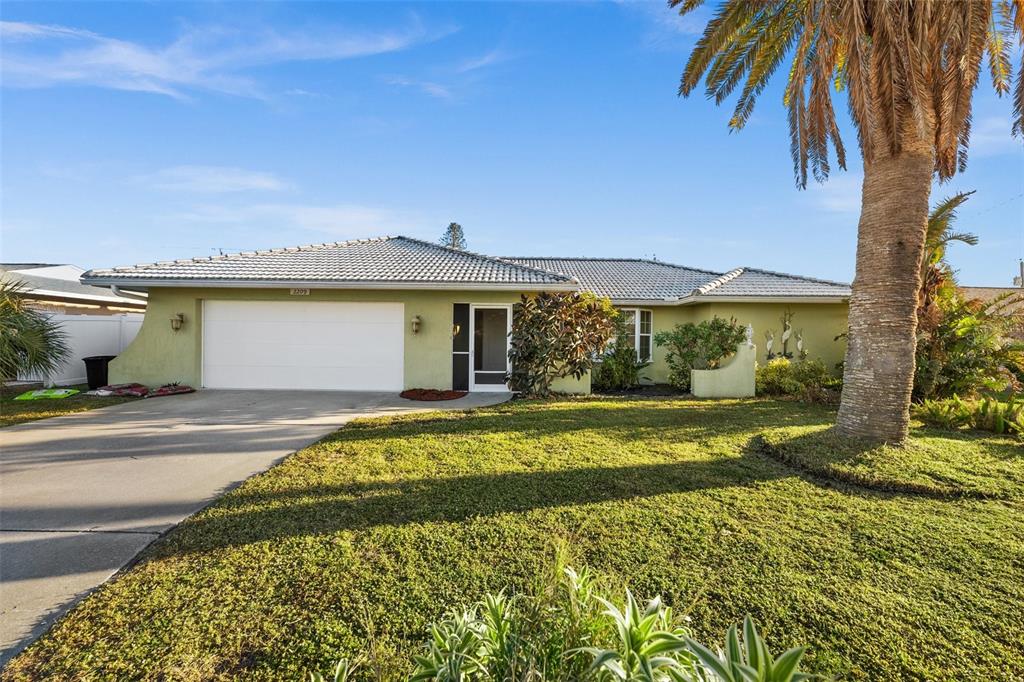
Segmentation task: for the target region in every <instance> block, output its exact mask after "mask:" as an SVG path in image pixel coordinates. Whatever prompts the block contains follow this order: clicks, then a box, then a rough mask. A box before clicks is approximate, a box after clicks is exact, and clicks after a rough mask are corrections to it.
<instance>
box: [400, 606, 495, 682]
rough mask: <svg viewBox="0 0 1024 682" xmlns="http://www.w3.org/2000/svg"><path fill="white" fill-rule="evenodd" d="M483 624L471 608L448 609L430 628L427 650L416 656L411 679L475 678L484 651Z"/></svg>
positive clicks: (413, 681)
mask: <svg viewBox="0 0 1024 682" xmlns="http://www.w3.org/2000/svg"><path fill="white" fill-rule="evenodd" d="M485 632H486V625H485V624H484V622H483V621H482V620H481V619H480V616H479V614H478V612H477V610H476V609H475V608H473V609H469V610H466V611H462V612H456V613H452V614H451V615H450V616H448V617H447V618H445V619H444V620H442V621H441V622H440V623H436V624H435V625H433V626H432V627H431V628H430V643H429V644H428V645H427V653H426V654H425V655H423V656H416V657H415V660H416V670H415V672H413V674H412V677H410V678H409V679H410V681H411V682H417V681H419V680H433V681H434V682H462V681H463V680H471V679H479V678H480V677H482V676H483V675H482V674H481V673H482V672H483V669H484V664H483V659H484V657H485V656H486V654H487V645H486V643H485Z"/></svg>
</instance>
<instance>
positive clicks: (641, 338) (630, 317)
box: [619, 308, 653, 362]
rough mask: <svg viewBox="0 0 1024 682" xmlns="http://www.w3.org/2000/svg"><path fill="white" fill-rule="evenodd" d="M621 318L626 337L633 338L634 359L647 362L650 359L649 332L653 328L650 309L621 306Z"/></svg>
mask: <svg viewBox="0 0 1024 682" xmlns="http://www.w3.org/2000/svg"><path fill="white" fill-rule="evenodd" d="M619 312H620V313H622V319H623V320H624V321H625V323H626V334H627V337H632V339H633V344H632V345H633V350H635V351H636V359H637V360H638V361H639V362H649V361H650V359H651V332H652V328H653V315H652V313H651V311H650V310H641V309H640V308H622V309H620V310H619Z"/></svg>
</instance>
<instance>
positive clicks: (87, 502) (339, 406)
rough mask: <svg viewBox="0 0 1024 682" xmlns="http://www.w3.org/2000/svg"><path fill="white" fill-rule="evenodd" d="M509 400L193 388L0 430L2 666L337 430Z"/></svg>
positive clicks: (495, 395)
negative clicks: (119, 574) (357, 422)
mask: <svg viewBox="0 0 1024 682" xmlns="http://www.w3.org/2000/svg"><path fill="white" fill-rule="evenodd" d="M509 397H510V396H509V394H507V393H471V394H469V395H468V396H466V397H465V398H461V399H459V400H454V401H447V402H438V403H422V402H412V401H408V400H404V399H402V398H400V397H398V396H397V395H395V394H393V393H362V392H319V391H316V392H311V391H200V392H198V393H194V394H190V395H182V396H172V397H168V398H155V399H148V400H140V401H134V402H131V403H125V404H122V405H116V406H113V407H108V408H103V409H99V410H93V411H90V412H82V413H78V414H73V415H68V416H65V417H56V418H53V419H46V420H42V421H38V422H30V423H27V424H22V425H19V426H13V427H9V428H5V429H0V665H2V664H3V663H5V662H6V661H7V660H9V659H10V658H11V657H12V656H13V655H14V654H15V653H17V652H18V651H20V650H21V649H22V648H24V647H25V646H26V645H27V644H28V643H30V642H31V641H32V640H33V639H35V638H36V637H38V636H39V635H40V634H42V633H43V632H44V631H45V630H46V629H47V628H49V627H50V625H51V624H52V623H53V622H54V621H55V620H56V619H57V618H58V617H59V616H60V615H61V614H63V613H64V612H65V611H67V610H68V609H69V608H70V607H71V606H73V605H74V603H75V602H77V601H78V600H79V599H81V598H82V597H83V596H85V594H87V593H88V592H89V591H90V590H92V589H94V588H95V587H96V586H98V585H100V584H102V583H103V582H104V581H105V580H107V579H108V578H109V577H110V576H111V575H113V574H114V573H115V572H116V571H117V570H119V569H120V568H121V567H122V566H124V565H125V564H126V563H128V562H129V561H131V559H132V558H133V557H134V556H135V555H136V554H138V553H139V551H141V550H142V549H143V548H144V547H146V545H148V544H149V543H150V542H152V541H153V540H155V539H156V538H157V537H159V536H160V535H161V534H162V533H164V532H165V531H167V530H168V529H169V528H171V527H172V526H174V525H175V524H177V523H178V522H180V521H181V520H182V519H184V518H185V517H187V516H189V515H190V514H193V513H194V512H196V511H198V510H199V509H202V508H203V507H204V506H206V505H207V504H209V503H210V502H211V501H212V500H213V499H215V498H216V497H217V496H219V495H220V494H222V493H223V492H225V491H227V490H229V489H231V488H232V487H234V486H236V485H238V484H239V483H240V482H242V481H244V480H245V479H246V478H248V477H250V476H252V475H253V474H256V473H258V472H260V471H263V470H265V469H266V468H268V467H270V466H271V465H273V464H274V463H276V462H278V461H280V460H281V459H282V458H284V457H285V456H287V455H288V454H290V453H292V452H295V451H296V450H298V449H301V448H302V447H304V446H306V445H308V444H310V443H312V442H314V441H316V440H317V439H319V438H321V437H323V436H324V435H327V434H328V433H330V432H332V431H334V430H335V429H337V428H338V427H339V426H342V425H343V424H345V423H346V422H348V421H350V420H352V419H355V418H357V417H364V416H382V415H388V414H401V413H407V412H422V411H427V410H437V409H468V408H473V407H483V406H487V405H494V404H497V403H500V402H503V401H505V400H507V399H508V398H509Z"/></svg>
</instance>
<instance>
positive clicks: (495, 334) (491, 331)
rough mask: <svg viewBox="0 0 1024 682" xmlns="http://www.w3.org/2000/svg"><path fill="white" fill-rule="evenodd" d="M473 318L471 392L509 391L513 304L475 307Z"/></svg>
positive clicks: (470, 361) (471, 322)
mask: <svg viewBox="0 0 1024 682" xmlns="http://www.w3.org/2000/svg"><path fill="white" fill-rule="evenodd" d="M469 312H470V315H469V331H470V339H472V341H471V343H470V347H469V368H470V372H469V390H471V391H507V390H508V387H507V386H506V384H505V377H506V376H507V375H508V372H509V362H508V339H509V335H510V334H511V333H512V306H511V305H471V306H470V311H469Z"/></svg>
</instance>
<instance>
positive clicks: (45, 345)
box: [0, 280, 70, 379]
mask: <svg viewBox="0 0 1024 682" xmlns="http://www.w3.org/2000/svg"><path fill="white" fill-rule="evenodd" d="M24 293H25V288H24V285H23V284H21V283H20V282H16V281H10V280H0V379H14V378H17V376H18V375H19V374H41V375H46V374H50V373H53V372H55V371H56V370H57V369H58V368H59V367H60V365H61V363H63V362H64V359H65V358H66V357H67V355H68V353H69V352H70V351H69V349H68V345H67V339H66V336H65V334H64V332H63V331H62V330H61V328H60V325H59V324H57V323H55V322H53V320H52V319H51V318H50V316H49V315H46V314H45V313H42V312H40V311H38V310H35V309H33V308H31V307H29V305H28V303H27V301H26V300H25V297H24Z"/></svg>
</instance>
